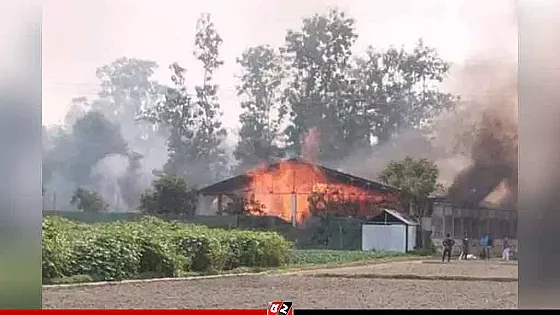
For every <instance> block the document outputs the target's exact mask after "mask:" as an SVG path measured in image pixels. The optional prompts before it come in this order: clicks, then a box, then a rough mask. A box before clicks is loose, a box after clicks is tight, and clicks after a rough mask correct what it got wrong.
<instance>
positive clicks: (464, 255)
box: [459, 233, 469, 260]
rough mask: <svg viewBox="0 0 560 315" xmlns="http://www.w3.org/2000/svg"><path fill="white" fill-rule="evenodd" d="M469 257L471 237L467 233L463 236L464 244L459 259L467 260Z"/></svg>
mask: <svg viewBox="0 0 560 315" xmlns="http://www.w3.org/2000/svg"><path fill="white" fill-rule="evenodd" d="M468 255H469V236H468V235H467V233H465V236H463V240H462V244H461V256H460V257H459V259H464V260H467V256H468Z"/></svg>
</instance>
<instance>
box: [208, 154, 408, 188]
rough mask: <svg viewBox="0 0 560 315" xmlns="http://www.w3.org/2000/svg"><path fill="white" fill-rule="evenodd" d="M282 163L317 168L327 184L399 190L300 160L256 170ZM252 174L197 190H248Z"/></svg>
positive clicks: (271, 168)
mask: <svg viewBox="0 0 560 315" xmlns="http://www.w3.org/2000/svg"><path fill="white" fill-rule="evenodd" d="M282 163H294V164H299V165H306V166H310V167H313V168H317V169H318V170H319V171H320V172H321V173H322V174H323V175H324V176H325V177H326V179H327V180H328V182H329V183H340V184H348V185H352V186H355V187H360V188H363V189H366V190H370V191H372V192H377V193H378V192H385V193H396V192H398V191H399V188H397V187H393V186H390V185H386V184H383V183H379V182H376V181H371V180H368V179H365V178H361V177H357V176H354V175H351V174H347V173H343V172H340V171H337V170H333V169H331V168H328V167H325V166H322V165H319V164H313V163H309V162H306V161H304V160H300V159H288V160H284V161H281V162H277V163H274V164H270V165H263V166H260V167H258V168H257V169H259V170H265V171H274V170H277V169H278V168H279V167H280V165H281V164H282ZM253 172H254V170H253V171H249V172H248V173H247V174H242V175H238V176H234V177H231V178H228V179H226V180H223V181H221V182H217V183H215V184H212V185H210V186H207V187H204V188H202V189H199V191H198V192H199V193H200V194H202V195H219V194H229V193H233V192H235V191H237V190H245V189H248V187H249V186H250V184H251V182H252V179H253V176H252V173H253Z"/></svg>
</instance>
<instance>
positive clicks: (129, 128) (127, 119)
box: [90, 57, 163, 155]
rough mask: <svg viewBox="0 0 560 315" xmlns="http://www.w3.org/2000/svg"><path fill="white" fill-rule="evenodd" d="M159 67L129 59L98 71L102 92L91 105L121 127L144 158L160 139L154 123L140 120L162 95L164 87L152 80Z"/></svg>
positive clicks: (152, 63)
mask: <svg viewBox="0 0 560 315" xmlns="http://www.w3.org/2000/svg"><path fill="white" fill-rule="evenodd" d="M157 68H158V65H157V64H156V63H155V62H153V61H150V60H142V59H136V58H126V57H123V58H119V59H117V60H115V61H113V62H111V63H110V64H108V65H105V66H102V67H100V68H98V69H97V70H96V75H97V77H98V79H99V80H100V91H99V93H98V99H97V100H95V101H93V102H92V104H91V105H90V106H91V107H92V108H93V109H96V110H98V111H100V112H102V113H103V114H104V115H105V117H107V119H108V120H109V121H111V122H113V123H116V124H119V125H120V126H121V130H122V133H123V136H124V138H125V139H126V140H127V141H128V142H129V143H130V145H131V146H132V147H134V148H135V150H137V151H139V152H140V153H141V154H143V155H148V154H150V152H151V151H152V150H153V149H154V145H153V141H154V139H157V138H158V137H159V136H160V134H158V131H157V130H154V128H153V125H152V124H149V123H147V122H146V121H144V120H139V119H138V118H139V116H140V115H141V114H142V113H143V112H144V111H145V110H146V109H149V108H152V107H153V106H155V104H156V103H157V102H158V100H159V99H160V98H161V96H162V94H163V90H162V89H163V88H162V86H161V85H160V84H159V83H158V82H157V81H155V80H154V79H152V76H153V74H154V71H155V70H156V69H157ZM156 149H157V148H156Z"/></svg>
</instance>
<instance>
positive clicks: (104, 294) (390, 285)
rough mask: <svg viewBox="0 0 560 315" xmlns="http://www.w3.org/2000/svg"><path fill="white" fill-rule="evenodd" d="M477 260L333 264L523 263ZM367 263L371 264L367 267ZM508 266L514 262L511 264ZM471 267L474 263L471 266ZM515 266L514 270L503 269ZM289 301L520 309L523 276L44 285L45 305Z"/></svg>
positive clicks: (431, 267) (425, 270) (441, 269)
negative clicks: (501, 279) (503, 279)
mask: <svg viewBox="0 0 560 315" xmlns="http://www.w3.org/2000/svg"><path fill="white" fill-rule="evenodd" d="M495 266H498V265H497V264H492V263H487V265H483V264H482V263H479V262H472V263H471V262H466V263H463V262H452V263H451V264H449V265H447V264H446V265H439V264H424V263H418V262H409V263H403V262H399V263H392V264H383V265H377V266H367V267H351V268H341V269H338V270H336V269H330V270H329V273H330V272H333V271H336V272H345V273H349V274H357V273H360V272H372V271H373V268H376V271H375V272H376V273H378V272H383V270H385V271H386V272H388V273H392V272H401V273H402V272H406V273H409V272H420V273H422V274H426V275H430V274H449V275H453V274H467V275H484V276H499V275H501V274H502V273H508V274H510V272H511V274H513V271H512V270H513V269H515V274H516V273H517V266H511V265H499V266H498V267H495ZM368 268H369V269H368ZM508 268H509V269H508ZM467 270H471V271H468V272H467ZM504 270H509V271H504ZM275 300H285V301H286V300H287V301H292V302H293V303H294V308H296V309H297V308H300V309H301V308H516V307H517V283H514V282H493V281H450V280H393V279H367V278H352V279H349V278H322V277H314V276H313V274H312V273H310V272H309V271H307V272H302V273H299V274H290V275H274V276H272V275H255V276H240V277H229V278H214V279H204V280H190V281H171V282H151V283H135V284H130V283H129V284H116V285H106V286H90V287H74V288H44V289H43V307H44V308H136V309H139V308H261V309H262V308H265V307H266V304H267V302H270V301H275Z"/></svg>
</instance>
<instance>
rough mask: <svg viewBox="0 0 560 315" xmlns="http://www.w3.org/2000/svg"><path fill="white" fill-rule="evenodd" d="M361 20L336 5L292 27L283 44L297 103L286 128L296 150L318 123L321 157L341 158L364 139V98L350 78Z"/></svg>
mask: <svg viewBox="0 0 560 315" xmlns="http://www.w3.org/2000/svg"><path fill="white" fill-rule="evenodd" d="M354 24H355V22H354V20H353V19H352V18H349V17H347V16H346V14H345V13H344V12H341V11H338V10H336V9H333V10H330V11H329V12H328V13H327V14H325V15H315V16H313V17H311V18H306V19H304V20H303V26H302V28H301V29H300V30H298V31H289V32H288V34H287V35H286V44H285V47H284V49H283V51H284V53H285V56H286V58H287V60H288V61H289V66H290V68H291V70H292V71H291V72H292V81H291V84H290V85H289V87H288V88H287V90H286V91H285V100H286V101H287V103H288V104H289V105H290V107H291V125H290V126H289V127H288V129H287V130H286V133H287V135H288V137H289V146H290V148H291V149H293V150H295V151H297V152H301V139H302V136H303V135H304V134H305V133H306V132H308V131H309V130H310V129H312V128H314V127H315V128H317V130H318V132H319V134H320V135H321V141H320V149H319V156H318V158H319V160H321V161H333V160H334V161H336V160H340V158H341V157H343V156H345V155H346V154H347V153H348V152H349V148H348V147H349V146H352V145H354V144H355V143H357V142H359V141H360V139H359V137H360V134H359V133H357V132H356V130H357V129H359V126H357V125H356V124H355V123H357V122H358V121H355V120H354V119H353V118H354V117H353V116H354V115H356V114H357V112H356V105H357V103H358V101H359V100H357V99H356V98H354V97H353V93H352V91H351V88H352V85H351V84H350V81H349V76H348V75H349V70H350V63H349V60H350V57H351V48H352V45H353V44H354V42H355V40H356V38H357V35H356V31H355V25H354Z"/></svg>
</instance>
